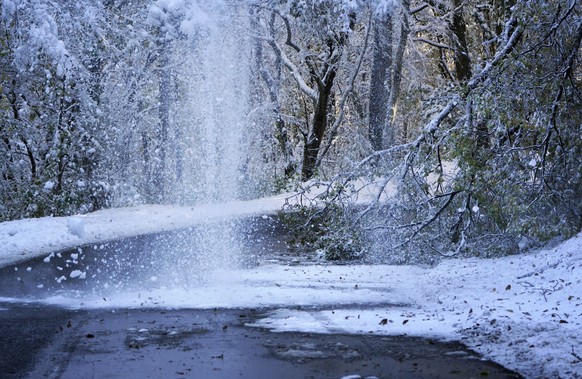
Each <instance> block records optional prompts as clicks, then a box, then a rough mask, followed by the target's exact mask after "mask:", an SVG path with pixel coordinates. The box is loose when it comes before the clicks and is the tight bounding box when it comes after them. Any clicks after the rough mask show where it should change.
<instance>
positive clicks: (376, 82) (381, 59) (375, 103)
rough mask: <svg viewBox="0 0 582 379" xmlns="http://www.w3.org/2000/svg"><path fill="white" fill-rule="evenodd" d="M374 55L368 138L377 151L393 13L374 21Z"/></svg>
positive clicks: (386, 90) (381, 135)
mask: <svg viewBox="0 0 582 379" xmlns="http://www.w3.org/2000/svg"><path fill="white" fill-rule="evenodd" d="M373 27H374V47H373V49H374V55H373V58H372V59H373V60H372V69H371V75H370V103H369V107H368V123H369V125H368V139H369V140H370V144H371V145H372V149H374V150H375V151H378V150H382V148H383V138H384V127H385V125H386V115H387V110H388V108H387V104H388V102H389V98H390V96H389V93H390V92H389V91H390V88H389V87H390V73H391V68H392V14H387V15H386V18H385V19H383V20H376V21H375V22H374V26H373Z"/></svg>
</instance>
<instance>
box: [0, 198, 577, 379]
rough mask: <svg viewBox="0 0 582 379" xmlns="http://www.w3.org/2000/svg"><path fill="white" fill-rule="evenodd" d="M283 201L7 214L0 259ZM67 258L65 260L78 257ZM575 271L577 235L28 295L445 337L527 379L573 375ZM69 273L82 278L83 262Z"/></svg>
mask: <svg viewBox="0 0 582 379" xmlns="http://www.w3.org/2000/svg"><path fill="white" fill-rule="evenodd" d="M285 199H286V196H284V195H281V196H277V197H272V198H268V199H259V200H253V201H247V202H230V203H227V204H213V205H201V206H197V207H177V206H142V207H134V208H120V209H111V210H103V211H99V212H95V213H91V214H87V215H78V216H74V217H62V218H58V217H52V218H51V217H48V218H42V219H34V220H32V219H31V220H19V221H11V222H5V223H2V224H0V265H1V266H6V265H9V264H12V263H14V262H17V261H23V260H26V259H29V258H32V257H35V256H43V255H45V254H46V258H45V262H48V261H50V259H51V258H52V257H54V256H55V255H58V254H59V252H58V250H61V249H65V248H72V247H75V246H78V245H80V244H86V243H96V242H103V241H107V240H112V239H117V238H121V237H126V236H131V235H138V234H145V233H152V232H159V231H164V230H172V229H179V228H184V227H187V226H190V225H195V224H200V223H204V222H209V221H213V220H225V219H229V218H232V217H239V216H250V215H255V216H261V215H265V214H271V213H273V212H276V211H277V210H278V209H279V208H280V207H281V205H282V204H283V203H284V202H285ZM71 220H76V221H75V222H77V224H75V223H73V224H74V225H73V226H72V225H71ZM80 230H83V231H84V233H80V232H79V231H80ZM73 254H74V256H73V255H71V259H74V260H76V259H78V258H79V259H80V256H79V255H77V254H76V253H73ZM581 270H582V234H579V235H578V236H576V237H574V238H572V239H570V240H568V241H565V242H563V243H562V244H561V245H559V246H557V247H554V248H551V249H546V250H542V251H538V252H530V253H520V254H516V255H510V256H507V257H503V258H497V259H490V260H485V259H477V258H474V259H451V260H447V261H444V262H442V263H441V264H439V265H438V266H436V267H432V268H425V267H417V266H388V265H362V264H352V265H335V264H330V263H328V262H323V261H322V262H319V263H317V264H303V265H286V264H283V263H273V262H271V263H266V264H262V265H260V266H258V267H254V268H247V269H216V270H215V271H214V272H212V273H210V274H209V276H210V280H209V281H208V284H206V285H202V286H200V285H198V286H195V287H185V288H170V287H164V286H161V285H159V284H160V283H163V282H164V278H163V277H156V276H152V277H151V280H149V279H148V282H149V283H151V284H152V288H144V289H140V290H131V291H130V290H128V291H123V292H115V291H111V292H110V293H109V294H108V295H107V296H103V295H102V294H100V293H83V294H77V295H75V294H74V293H56V292H55V293H54V295H53V296H51V297H49V298H45V299H41V300H37V301H40V302H43V303H46V304H55V305H59V306H65V307H71V308H106V309H108V308H112V309H116V308H127V307H130V308H134V307H135V308H246V307H249V308H258V309H264V310H265V312H266V314H265V315H264V317H263V318H259V319H257V320H256V321H254V322H252V323H250V324H248V326H249V327H261V328H267V329H270V330H272V331H273V332H284V331H301V332H313V333H354V334H369V333H373V334H376V335H409V336H419V337H428V338H435V339H439V340H444V341H451V340H455V341H461V342H463V343H465V344H466V345H467V346H468V347H469V348H471V349H473V350H475V351H477V352H479V353H481V354H483V355H484V357H486V358H489V359H492V360H494V361H496V362H498V363H500V364H501V365H503V366H505V367H508V368H510V369H513V370H516V371H518V372H519V373H521V374H522V375H524V376H525V377H528V378H542V377H543V378H558V377H559V378H580V377H582V360H581V359H580V357H581V355H582V328H581V326H582V325H581V320H582V299H581V297H582V275H581V274H580V272H581ZM70 276H71V278H72V277H75V280H79V279H84V280H85V281H88V280H89V275H87V273H86V272H84V271H81V270H76V271H73V272H72V273H71V274H70ZM148 278H149V277H148ZM57 280H61V281H62V280H67V278H66V277H64V276H63V277H61V278H58V279H57ZM0 300H2V301H15V302H18V301H22V302H28V301H32V300H30V299H0ZM314 354H316V352H314Z"/></svg>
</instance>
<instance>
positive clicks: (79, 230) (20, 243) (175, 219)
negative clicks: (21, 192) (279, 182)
mask: <svg viewBox="0 0 582 379" xmlns="http://www.w3.org/2000/svg"><path fill="white" fill-rule="evenodd" d="M288 196H289V195H280V196H273V197H270V198H264V199H257V200H251V201H232V202H228V203H224V204H206V205H199V206H194V207H180V206H169V205H144V206H139V207H131V208H115V209H106V210H101V211H97V212H93V213H89V214H86V215H76V216H71V217H43V218H37V219H24V220H17V221H8V222H3V223H0V267H3V266H7V265H9V264H13V263H17V262H21V261H25V260H28V259H31V258H35V257H38V256H42V255H44V254H47V253H50V252H53V251H58V250H63V249H70V248H74V247H76V246H80V245H85V244H91V243H98V242H104V241H111V240H115V239H119V238H124V237H133V236H138V235H144V234H149V233H158V232H163V231H170V230H177V229H181V228H187V227H189V226H193V225H199V224H202V223H207V222H213V221H220V220H226V219H231V218H236V217H245V216H252V215H260V214H264V213H269V214H271V213H274V212H277V211H278V210H280V209H281V208H282V206H283V204H284V203H285V201H286V198H287V197H288Z"/></svg>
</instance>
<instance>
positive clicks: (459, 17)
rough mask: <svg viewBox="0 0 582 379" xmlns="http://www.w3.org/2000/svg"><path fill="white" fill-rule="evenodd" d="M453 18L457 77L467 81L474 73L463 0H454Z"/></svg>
mask: <svg viewBox="0 0 582 379" xmlns="http://www.w3.org/2000/svg"><path fill="white" fill-rule="evenodd" d="M453 8H454V9H453V19H452V22H451V24H450V28H451V32H452V33H453V39H454V43H455V54H454V57H453V60H454V63H455V76H456V79H457V80H459V81H462V82H465V81H467V80H469V79H470V78H471V76H472V75H473V73H472V71H471V59H470V58H469V50H468V48H467V27H466V24H465V19H464V17H463V0H453Z"/></svg>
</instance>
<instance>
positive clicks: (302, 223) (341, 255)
mask: <svg viewBox="0 0 582 379" xmlns="http://www.w3.org/2000/svg"><path fill="white" fill-rule="evenodd" d="M344 212H345V210H344V209H342V208H340V207H338V206H333V205H332V206H330V207H327V208H326V209H317V208H312V207H307V206H301V205H294V206H289V207H288V209H285V210H284V211H282V212H280V215H279V217H280V219H281V221H282V222H283V223H284V224H285V225H286V227H287V228H288V229H289V230H291V236H290V240H289V243H290V245H291V246H292V247H294V248H296V249H300V250H307V251H319V252H321V253H322V254H323V256H324V257H325V259H328V260H333V261H339V260H351V259H356V258H359V257H360V256H361V255H362V249H363V247H362V241H361V235H360V232H359V230H358V229H357V228H356V227H354V225H352V224H351V223H349V222H347V221H346V218H345V217H344V216H343V215H344Z"/></svg>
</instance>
